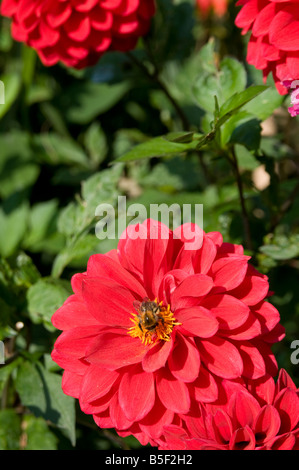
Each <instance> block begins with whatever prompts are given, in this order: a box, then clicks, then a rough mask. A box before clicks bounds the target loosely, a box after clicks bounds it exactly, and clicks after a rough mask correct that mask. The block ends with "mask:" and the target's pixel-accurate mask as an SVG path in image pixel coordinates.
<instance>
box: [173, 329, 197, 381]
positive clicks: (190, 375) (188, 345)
mask: <svg viewBox="0 0 299 470" xmlns="http://www.w3.org/2000/svg"><path fill="white" fill-rule="evenodd" d="M168 366H169V370H170V372H171V373H172V375H173V376H174V377H175V378H176V379H178V380H182V381H183V382H194V380H195V379H196V378H197V377H198V373H199V366H200V357H199V352H198V350H197V348H196V345H195V343H194V341H193V339H192V338H187V337H186V338H184V337H183V336H182V335H180V334H179V333H178V334H177V335H176V341H175V346H174V348H173V349H172V351H171V353H170V355H169V358H168Z"/></svg>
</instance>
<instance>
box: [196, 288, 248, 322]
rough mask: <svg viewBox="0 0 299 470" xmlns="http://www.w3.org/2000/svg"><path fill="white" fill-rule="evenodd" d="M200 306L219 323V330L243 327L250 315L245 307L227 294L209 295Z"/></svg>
mask: <svg viewBox="0 0 299 470" xmlns="http://www.w3.org/2000/svg"><path fill="white" fill-rule="evenodd" d="M201 306H202V307H204V308H206V309H208V310H210V311H211V313H212V314H213V315H214V316H215V318H216V319H217V320H218V322H219V328H221V329H224V330H226V329H233V328H238V327H239V326H241V325H243V324H244V323H245V321H246V320H247V318H248V316H249V313H250V310H249V307H248V306H247V305H245V304H244V303H243V302H241V301H240V300H238V299H236V298H235V297H233V296H231V295H227V294H217V295H209V296H208V297H207V298H205V299H204V300H203V301H202V302H201Z"/></svg>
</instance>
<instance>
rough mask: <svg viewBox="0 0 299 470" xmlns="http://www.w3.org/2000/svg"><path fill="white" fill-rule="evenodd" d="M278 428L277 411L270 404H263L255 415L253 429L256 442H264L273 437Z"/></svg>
mask: <svg viewBox="0 0 299 470" xmlns="http://www.w3.org/2000/svg"><path fill="white" fill-rule="evenodd" d="M279 428H280V417H279V413H278V411H277V410H276V409H275V408H274V406H272V405H265V406H264V407H263V408H262V409H261V411H260V412H259V414H258V415H257V417H256V420H255V423H254V426H253V429H254V433H255V438H256V441H257V444H259V443H266V442H267V441H268V440H270V439H271V438H273V437H275V436H276V435H277V433H278V431H279Z"/></svg>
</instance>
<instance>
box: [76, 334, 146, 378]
mask: <svg viewBox="0 0 299 470" xmlns="http://www.w3.org/2000/svg"><path fill="white" fill-rule="evenodd" d="M146 351H147V349H146V347H144V345H143V344H142V343H141V341H140V340H139V339H138V338H132V337H131V336H129V335H127V333H126V331H124V330H120V329H117V328H115V329H113V330H111V331H108V332H103V333H102V334H100V335H98V336H97V337H96V338H95V339H94V340H93V341H92V342H91V344H89V346H88V348H87V349H86V352H85V357H86V360H87V361H88V362H90V363H91V364H99V365H102V366H103V367H106V368H107V369H109V370H114V369H118V368H119V367H123V366H127V365H130V364H136V363H137V362H140V361H142V359H143V357H144V355H145V353H146Z"/></svg>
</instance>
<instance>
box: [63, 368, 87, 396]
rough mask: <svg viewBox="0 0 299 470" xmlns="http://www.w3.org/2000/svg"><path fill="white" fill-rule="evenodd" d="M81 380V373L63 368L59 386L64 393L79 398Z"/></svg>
mask: <svg viewBox="0 0 299 470" xmlns="http://www.w3.org/2000/svg"><path fill="white" fill-rule="evenodd" d="M82 380H83V377H82V375H78V374H74V373H73V372H69V371H66V370H65V371H64V372H63V374H62V381H61V388H62V390H63V392H64V393H65V394H66V395H69V396H70V397H74V398H79V396H80V389H81V384H82Z"/></svg>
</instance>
